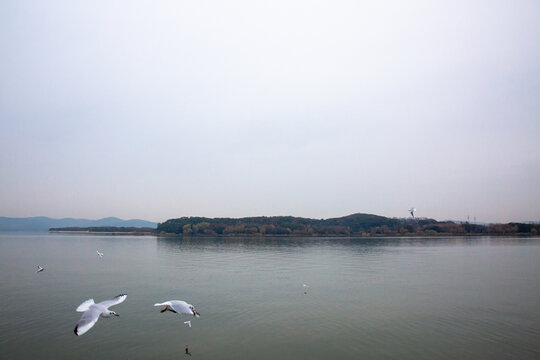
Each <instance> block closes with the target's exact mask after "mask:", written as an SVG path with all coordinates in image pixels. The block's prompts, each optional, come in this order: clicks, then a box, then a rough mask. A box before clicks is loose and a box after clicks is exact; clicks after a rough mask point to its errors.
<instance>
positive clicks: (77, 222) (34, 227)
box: [0, 216, 157, 231]
mask: <svg viewBox="0 0 540 360" xmlns="http://www.w3.org/2000/svg"><path fill="white" fill-rule="evenodd" d="M99 226H115V227H151V228H156V226H157V223H155V222H151V221H146V220H138V219H132V220H122V219H119V218H116V217H107V218H103V219H99V220H89V219H73V218H64V219H51V218H48V217H45V216H37V217H27V218H9V217H2V216H0V231H47V230H49V229H50V228H63V227H99Z"/></svg>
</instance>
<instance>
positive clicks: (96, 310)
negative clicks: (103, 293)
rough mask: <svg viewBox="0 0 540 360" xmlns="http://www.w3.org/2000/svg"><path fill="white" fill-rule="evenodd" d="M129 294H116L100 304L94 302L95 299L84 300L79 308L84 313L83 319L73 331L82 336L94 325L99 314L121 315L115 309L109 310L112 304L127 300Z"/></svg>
mask: <svg viewBox="0 0 540 360" xmlns="http://www.w3.org/2000/svg"><path fill="white" fill-rule="evenodd" d="M126 298H127V295H126V294H120V295H117V296H115V297H114V298H113V299H110V300H105V301H102V302H100V303H98V304H95V303H94V299H88V300H86V301H85V302H83V303H82V304H81V305H79V307H78V308H77V310H76V311H77V312H82V313H84V314H83V315H82V317H81V320H79V322H78V323H77V325H75V329H74V330H73V332H74V333H75V335H77V336H81V335H82V334H84V333H85V332H87V331H88V330H90V329H91V328H92V326H94V324H95V323H96V322H97V321H98V319H99V316H100V315H101V317H104V318H106V317H111V316H120V315H118V314H117V313H115V312H114V311H111V310H109V308H110V307H111V306H114V305H118V304H120V303H122V302H124V300H126Z"/></svg>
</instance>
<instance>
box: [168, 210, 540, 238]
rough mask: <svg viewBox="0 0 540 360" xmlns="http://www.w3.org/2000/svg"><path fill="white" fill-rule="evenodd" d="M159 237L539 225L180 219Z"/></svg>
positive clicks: (528, 228)
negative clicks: (167, 235) (169, 235)
mask: <svg viewBox="0 0 540 360" xmlns="http://www.w3.org/2000/svg"><path fill="white" fill-rule="evenodd" d="M157 233H158V234H160V235H166V234H171V235H172V234H174V235H179V234H182V235H185V236H186V235H187V236H197V235H242V236H245V235H255V236H257V235H258V236H261V235H281V236H439V235H447V236H455V235H532V236H536V235H539V234H540V224H528V223H508V224H489V225H481V224H472V223H468V222H463V223H456V222H453V221H437V220H434V219H427V218H408V219H398V218H388V217H384V216H378V215H372V214H353V215H349V216H344V217H339V218H330V219H309V218H302V217H293V216H270V217H266V216H259V217H244V218H206V217H182V218H178V219H170V220H167V221H165V222H164V223H159V224H158V226H157Z"/></svg>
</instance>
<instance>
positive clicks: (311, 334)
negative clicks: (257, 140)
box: [0, 233, 540, 360]
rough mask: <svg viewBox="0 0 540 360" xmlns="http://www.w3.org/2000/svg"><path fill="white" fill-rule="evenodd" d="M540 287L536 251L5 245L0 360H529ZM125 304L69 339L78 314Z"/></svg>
mask: <svg viewBox="0 0 540 360" xmlns="http://www.w3.org/2000/svg"><path fill="white" fill-rule="evenodd" d="M96 250H99V251H101V252H103V253H104V254H105V255H104V257H103V258H99V257H98V255H97V254H96ZM38 264H40V265H42V266H44V267H45V268H46V270H45V271H44V272H42V273H39V274H36V273H35V267H36V265H38ZM539 275H540V239H539V238H527V239H523V238H520V239H518V238H500V237H497V238H473V239H471V238H446V239H426V238H421V239H365V238H364V239H332V238H324V239H321V238H318V239H313V238H308V239H275V238H274V239H271V238H264V239H259V238H247V239H246V238H202V239H199V238H196V239H195V238H194V239H181V238H158V237H135V236H92V235H71V234H70V235H68V234H47V233H34V234H20V233H19V234H17V233H11V234H10V233H3V234H2V233H0V292H1V296H0V299H1V306H0V319H1V321H0V358H2V359H30V358H35V359H82V358H88V359H179V358H185V359H188V358H189V359H415V360H418V359H452V360H455V359H539V358H540V278H539ZM302 283H305V284H308V285H309V286H310V287H309V288H308V291H307V294H304V290H303V288H302ZM120 293H127V294H128V297H127V300H126V301H125V302H124V303H122V304H120V305H117V306H115V307H113V308H112V310H115V311H116V312H118V314H120V317H113V318H107V319H104V318H100V320H99V321H98V322H97V324H96V325H95V326H94V327H93V328H92V329H91V330H90V331H89V332H87V333H86V334H84V335H83V336H81V337H77V336H75V335H74V333H73V328H74V326H75V324H76V323H77V321H78V320H79V319H80V316H81V314H80V313H77V312H75V308H76V307H77V306H78V305H79V304H80V303H81V302H83V301H84V300H86V299H88V298H94V299H95V301H96V302H99V301H102V300H106V299H109V298H111V297H113V296H115V295H117V294H120ZM169 299H179V300H186V301H188V302H190V303H191V304H193V305H195V307H196V308H197V310H199V312H200V313H201V314H202V315H201V317H200V318H198V319H196V318H193V317H188V316H179V315H176V314H173V313H170V312H167V313H163V314H161V313H160V312H159V308H155V307H153V304H154V303H156V302H162V301H165V300H169ZM186 320H191V322H192V327H191V328H189V327H187V326H186V325H185V324H184V323H183V322H184V321H186ZM185 345H188V346H189V349H190V352H191V356H187V355H185V354H184V349H185Z"/></svg>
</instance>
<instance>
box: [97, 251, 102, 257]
mask: <svg viewBox="0 0 540 360" xmlns="http://www.w3.org/2000/svg"><path fill="white" fill-rule="evenodd" d="M96 252H97V254H98V255H99V257H100V258H102V257H103V253H102V252H99V250H96Z"/></svg>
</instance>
